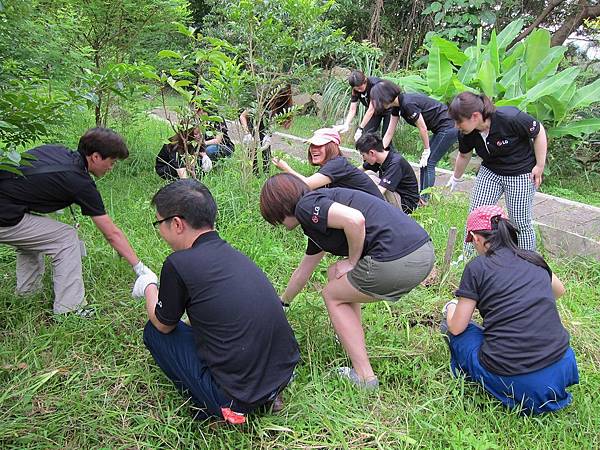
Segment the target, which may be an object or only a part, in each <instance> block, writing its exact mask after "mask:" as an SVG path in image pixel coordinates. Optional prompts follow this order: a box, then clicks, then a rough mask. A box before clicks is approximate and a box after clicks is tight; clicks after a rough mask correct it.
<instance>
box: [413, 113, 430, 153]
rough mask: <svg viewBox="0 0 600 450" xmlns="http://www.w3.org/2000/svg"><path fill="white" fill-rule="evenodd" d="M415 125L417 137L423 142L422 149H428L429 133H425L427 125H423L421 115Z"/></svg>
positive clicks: (423, 121)
mask: <svg viewBox="0 0 600 450" xmlns="http://www.w3.org/2000/svg"><path fill="white" fill-rule="evenodd" d="M415 125H416V126H417V129H418V130H419V135H420V136H421V140H422V141H423V148H424V149H425V148H429V132H428V131H427V125H425V120H424V119H423V115H422V114H419V117H418V118H417V121H416V122H415Z"/></svg>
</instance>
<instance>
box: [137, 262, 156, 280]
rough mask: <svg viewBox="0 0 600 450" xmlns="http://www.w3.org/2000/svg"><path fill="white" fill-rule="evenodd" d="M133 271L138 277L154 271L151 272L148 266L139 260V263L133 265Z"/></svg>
mask: <svg viewBox="0 0 600 450" xmlns="http://www.w3.org/2000/svg"><path fill="white" fill-rule="evenodd" d="M133 271H134V272H135V274H136V275H137V276H138V277H139V276H140V275H145V274H147V273H151V274H153V275H154V272H152V271H151V270H150V269H149V268H148V266H146V265H145V264H144V263H143V262H142V261H140V262H139V263H137V264H136V265H135V266H133Z"/></svg>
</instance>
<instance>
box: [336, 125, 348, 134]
mask: <svg viewBox="0 0 600 450" xmlns="http://www.w3.org/2000/svg"><path fill="white" fill-rule="evenodd" d="M333 129H334V130H336V131H337V132H338V133H340V134H344V133H347V132H348V130H349V129H350V125H348V124H346V123H343V124H341V125H335V126H334V127H333Z"/></svg>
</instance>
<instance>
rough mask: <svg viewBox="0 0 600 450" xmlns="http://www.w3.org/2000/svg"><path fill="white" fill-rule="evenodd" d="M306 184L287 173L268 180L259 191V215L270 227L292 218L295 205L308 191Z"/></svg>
mask: <svg viewBox="0 0 600 450" xmlns="http://www.w3.org/2000/svg"><path fill="white" fill-rule="evenodd" d="M309 190H310V189H309V187H308V186H307V184H306V183H305V182H304V181H302V180H301V179H300V178H298V177H296V176H294V175H291V174H289V173H279V174H277V175H273V176H272V177H270V178H268V179H267V181H265V184H263V187H262V190H261V191H260V213H261V215H262V216H263V218H264V219H265V220H266V221H267V222H269V223H270V224H271V225H279V224H281V223H283V220H284V219H285V218H286V217H293V216H294V211H295V209H296V204H297V203H298V201H299V200H300V199H301V198H302V196H303V195H304V194H306V193H307V192H308V191H309Z"/></svg>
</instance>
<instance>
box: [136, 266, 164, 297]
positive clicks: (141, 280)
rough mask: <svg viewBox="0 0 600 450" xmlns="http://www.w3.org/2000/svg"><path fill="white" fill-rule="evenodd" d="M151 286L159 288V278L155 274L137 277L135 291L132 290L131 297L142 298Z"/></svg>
mask: <svg viewBox="0 0 600 450" xmlns="http://www.w3.org/2000/svg"><path fill="white" fill-rule="evenodd" d="M151 284H155V285H157V286H158V278H157V276H156V274H155V273H153V272H151V273H146V274H143V275H140V276H139V277H137V280H135V284H134V285H133V289H132V290H131V296H132V297H133V298H142V297H144V294H145V292H146V288H147V287H148V286H150V285H151Z"/></svg>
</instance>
